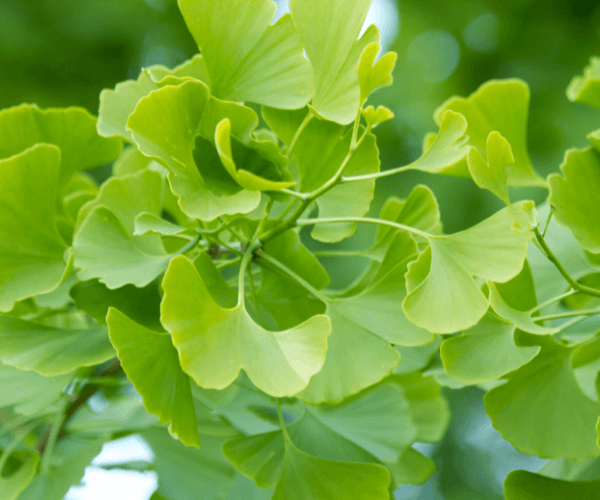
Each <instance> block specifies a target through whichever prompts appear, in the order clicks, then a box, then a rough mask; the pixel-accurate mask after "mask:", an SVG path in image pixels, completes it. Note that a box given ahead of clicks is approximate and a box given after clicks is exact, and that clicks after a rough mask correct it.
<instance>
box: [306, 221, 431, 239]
mask: <svg viewBox="0 0 600 500" xmlns="http://www.w3.org/2000/svg"><path fill="white" fill-rule="evenodd" d="M340 222H365V223H367V224H379V225H381V226H390V227H395V228H396V229H403V230H404V231H408V232H409V233H413V234H417V235H419V236H422V237H423V238H427V239H431V238H435V236H433V235H431V234H428V233H426V232H424V231H421V230H420V229H416V228H414V227H410V226H405V225H404V224H398V223H397V222H392V221H389V220H383V219H370V218H368V217H364V218H363V217H330V218H324V219H303V220H298V221H296V225H297V226H311V225H313V224H336V223H340Z"/></svg>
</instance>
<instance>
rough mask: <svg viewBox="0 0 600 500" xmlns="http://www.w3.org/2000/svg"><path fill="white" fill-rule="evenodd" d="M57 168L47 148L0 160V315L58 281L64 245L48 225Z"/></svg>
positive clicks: (53, 151)
mask: <svg viewBox="0 0 600 500" xmlns="http://www.w3.org/2000/svg"><path fill="white" fill-rule="evenodd" d="M60 165H61V156H60V150H59V149H58V148H57V147H56V146H51V145H48V144H39V145H36V146H34V147H32V148H31V149H28V150H27V151H25V152H23V153H21V154H19V155H16V156H13V157H11V158H9V159H6V160H0V241H2V243H1V244H0V311H3V312H7V311H10V310H11V309H12V308H13V305H14V303H15V302H16V301H18V300H22V299H25V298H27V297H31V296H32V295H37V294H40V293H45V292H50V291H52V290H53V289H55V288H56V287H57V286H58V285H59V283H60V282H61V281H62V279H63V276H64V273H65V271H66V269H67V264H66V261H65V259H64V253H65V250H66V245H65V243H64V242H63V240H62V239H61V237H60V235H59V233H58V231H57V228H56V224H55V221H54V216H55V214H56V194H57V189H58V182H59V176H60Z"/></svg>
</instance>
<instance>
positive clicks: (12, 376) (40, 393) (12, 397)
mask: <svg viewBox="0 0 600 500" xmlns="http://www.w3.org/2000/svg"><path fill="white" fill-rule="evenodd" d="M73 375H74V374H73V373H67V374H66V375H59V376H56V377H43V376H42V375H39V374H37V373H35V372H24V371H21V370H18V369H17V368H13V367H12V366H8V365H5V364H3V363H0V386H1V387H2V391H1V392H0V408H3V407H5V406H14V410H15V411H16V412H17V413H22V414H23V415H33V414H35V413H37V412H39V411H42V410H45V409H47V407H48V406H49V405H51V404H52V403H54V402H55V401H56V400H57V399H58V397H59V396H60V394H61V392H62V389H63V387H64V386H65V385H67V384H68V383H69V382H70V381H71V380H72V379H73Z"/></svg>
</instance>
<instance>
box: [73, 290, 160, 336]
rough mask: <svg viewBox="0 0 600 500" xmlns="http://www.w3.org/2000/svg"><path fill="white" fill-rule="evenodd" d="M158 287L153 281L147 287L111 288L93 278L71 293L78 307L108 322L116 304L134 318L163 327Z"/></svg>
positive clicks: (153, 327) (148, 325) (136, 320)
mask: <svg viewBox="0 0 600 500" xmlns="http://www.w3.org/2000/svg"><path fill="white" fill-rule="evenodd" d="M158 288H159V287H158V284H157V283H156V282H152V283H150V284H149V285H148V286H145V287H143V288H138V287H136V286H133V285H125V286H124V287H121V288H116V289H114V290H111V289H109V288H108V287H107V286H106V285H104V284H102V283H100V282H99V281H98V280H91V281H83V282H78V283H76V284H75V285H74V286H73V287H72V288H71V290H70V291H69V295H70V297H71V299H72V300H73V301H74V302H75V307H77V309H79V310H80V311H85V313H86V314H88V315H89V316H91V317H92V318H95V319H96V320H98V321H99V322H100V323H106V315H107V314H108V310H109V308H111V307H114V308H115V309H119V311H120V312H122V313H123V314H125V315H127V316H128V317H129V318H130V319H132V320H133V321H135V322H137V323H139V324H141V325H143V326H145V327H147V328H150V329H153V330H156V329H161V324H160V301H161V296H160V293H159V290H158Z"/></svg>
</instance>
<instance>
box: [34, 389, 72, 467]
mask: <svg viewBox="0 0 600 500" xmlns="http://www.w3.org/2000/svg"><path fill="white" fill-rule="evenodd" d="M67 403H68V401H67V400H66V399H64V400H63V401H61V404H60V408H59V410H58V411H57V412H56V418H55V420H54V422H53V423H52V427H51V428H50V435H49V437H48V442H47V444H46V447H45V448H44V450H43V456H42V465H41V466H40V470H41V472H42V474H47V473H48V472H50V464H51V461H52V452H53V451H54V445H55V444H56V440H57V439H58V436H59V434H60V430H61V429H62V424H63V422H64V420H65V417H66V409H67Z"/></svg>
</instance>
